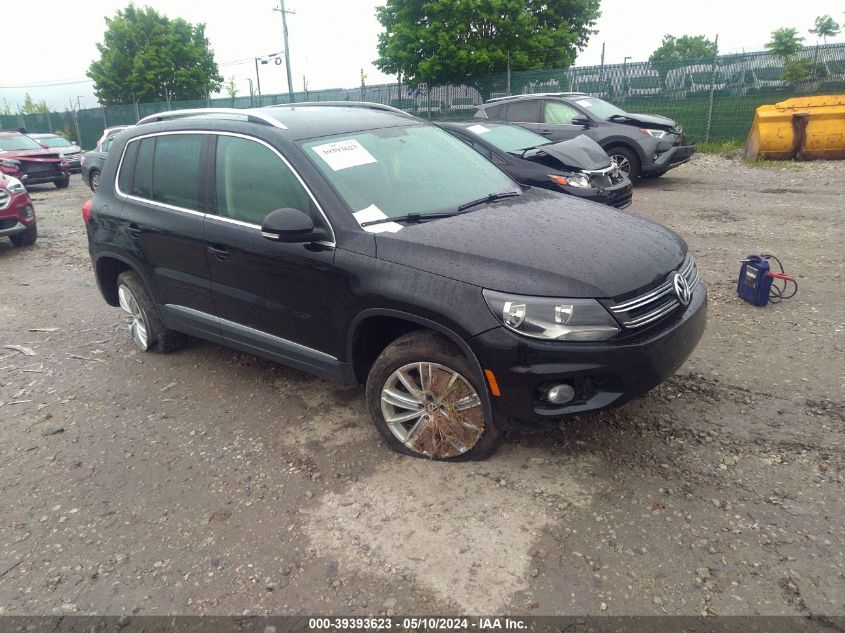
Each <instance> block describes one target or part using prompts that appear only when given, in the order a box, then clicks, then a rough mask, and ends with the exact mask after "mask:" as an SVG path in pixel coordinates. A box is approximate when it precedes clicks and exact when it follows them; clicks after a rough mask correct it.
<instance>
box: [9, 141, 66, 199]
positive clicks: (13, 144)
mask: <svg viewBox="0 0 845 633" xmlns="http://www.w3.org/2000/svg"><path fill="white" fill-rule="evenodd" d="M0 173H4V174H7V175H9V176H13V177H14V178H17V179H18V180H20V181H21V182H22V183H24V185H37V184H41V183H45V182H52V183H54V184H55V185H56V186H57V187H58V188H59V189H64V188H65V187H67V186H68V185H69V184H70V166H69V165H68V162H67V161H66V160H65V159H64V158H63V157H62V156H61V155H60V154H59V153H58V152H55V151H52V150H48V149H44V147H43V146H42V145H41V144H40V143H38V142H37V141H35V140H33V139H31V138H29V137H28V136H27V135H26V134H21V133H19V132H0Z"/></svg>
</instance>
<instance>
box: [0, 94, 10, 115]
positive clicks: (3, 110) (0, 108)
mask: <svg viewBox="0 0 845 633" xmlns="http://www.w3.org/2000/svg"><path fill="white" fill-rule="evenodd" d="M0 114H2V115H6V116H8V115H10V114H12V106H11V104H10V103H9V100H8V99H6V98H5V97H3V101H2V102H0Z"/></svg>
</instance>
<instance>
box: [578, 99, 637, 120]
mask: <svg viewBox="0 0 845 633" xmlns="http://www.w3.org/2000/svg"><path fill="white" fill-rule="evenodd" d="M575 103H577V104H578V105H579V106H581V107H582V108H586V109H587V110H589V111H590V113H591V114H593V115H595V116H597V117H598V118H600V119H609V118H610V117H612V116H628V113H627V112H625V110H622V109H621V108H617V107H616V106H615V105H613V104H612V103H608V102H607V101H603V100H602V99H596V98H595V97H578V98H577V99H575Z"/></svg>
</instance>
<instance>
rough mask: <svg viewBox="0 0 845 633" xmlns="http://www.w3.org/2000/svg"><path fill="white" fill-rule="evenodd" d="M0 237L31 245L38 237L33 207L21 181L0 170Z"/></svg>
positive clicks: (20, 244) (18, 243)
mask: <svg viewBox="0 0 845 633" xmlns="http://www.w3.org/2000/svg"><path fill="white" fill-rule="evenodd" d="M0 237H8V238H9V239H10V240H12V244H14V245H15V246H31V245H32V244H35V240H36V239H38V227H37V225H36V220H35V208H34V207H33V206H32V199H31V198H30V197H29V193H27V191H26V187H24V186H23V183H22V182H21V181H20V180H18V179H17V178H14V177H12V176H7V175H6V174H4V173H2V172H0Z"/></svg>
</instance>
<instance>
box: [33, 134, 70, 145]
mask: <svg viewBox="0 0 845 633" xmlns="http://www.w3.org/2000/svg"><path fill="white" fill-rule="evenodd" d="M38 142H39V143H43V144H44V145H46V146H47V147H70V143H69V142H68V141H67V140H66V139H63V138H62V137H61V136H48V137H47V138H40V139H38Z"/></svg>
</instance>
